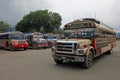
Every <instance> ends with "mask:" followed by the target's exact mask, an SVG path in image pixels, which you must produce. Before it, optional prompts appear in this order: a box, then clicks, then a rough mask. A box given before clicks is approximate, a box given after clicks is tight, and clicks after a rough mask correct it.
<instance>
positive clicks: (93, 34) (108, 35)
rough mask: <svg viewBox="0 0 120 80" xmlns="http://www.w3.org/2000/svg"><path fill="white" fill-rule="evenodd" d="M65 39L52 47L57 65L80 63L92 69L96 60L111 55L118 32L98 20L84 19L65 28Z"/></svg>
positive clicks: (68, 24)
mask: <svg viewBox="0 0 120 80" xmlns="http://www.w3.org/2000/svg"><path fill="white" fill-rule="evenodd" d="M64 32H65V35H64V36H65V37H66V38H65V39H61V40H57V41H56V43H55V45H54V46H53V47H52V56H53V59H54V61H55V62H56V63H57V64H61V63H63V62H68V61H70V62H80V63H82V65H83V67H85V68H90V67H91V66H92V64H93V61H94V58H95V57H97V56H99V55H101V54H104V53H107V54H111V51H112V49H113V48H114V47H115V46H116V32H115V31H114V30H113V29H112V28H110V27H106V26H104V25H101V24H100V22H99V21H97V20H96V19H83V20H76V21H73V22H70V23H67V24H66V25H65V26H64Z"/></svg>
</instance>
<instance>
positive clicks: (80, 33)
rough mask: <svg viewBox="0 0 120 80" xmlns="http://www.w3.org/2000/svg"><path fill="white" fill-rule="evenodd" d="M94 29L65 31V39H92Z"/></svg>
mask: <svg viewBox="0 0 120 80" xmlns="http://www.w3.org/2000/svg"><path fill="white" fill-rule="evenodd" d="M94 30H95V28H81V29H68V30H65V37H68V38H92V37H94V35H95V34H94Z"/></svg>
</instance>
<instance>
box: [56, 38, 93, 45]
mask: <svg viewBox="0 0 120 80" xmlns="http://www.w3.org/2000/svg"><path fill="white" fill-rule="evenodd" d="M57 43H78V44H81V45H87V44H91V43H92V42H91V40H89V39H62V40H57Z"/></svg>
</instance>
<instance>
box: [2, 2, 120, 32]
mask: <svg viewBox="0 0 120 80" xmlns="http://www.w3.org/2000/svg"><path fill="white" fill-rule="evenodd" d="M41 9H42V10H44V9H48V10H50V11H53V12H57V13H59V14H60V15H61V16H62V19H63V20H62V26H61V27H63V25H64V24H65V23H68V22H71V21H73V20H75V19H80V18H86V17H92V18H95V17H96V18H97V19H99V20H101V21H102V22H104V23H106V24H107V25H109V26H110V27H112V28H114V29H115V30H116V31H117V32H120V28H119V27H120V0H0V20H3V21H5V22H7V23H8V24H10V25H12V26H13V25H15V24H16V23H17V22H18V21H20V20H21V19H22V17H23V16H24V15H26V14H28V13H29V12H30V11H36V10H41Z"/></svg>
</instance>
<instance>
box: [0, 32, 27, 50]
mask: <svg viewBox="0 0 120 80" xmlns="http://www.w3.org/2000/svg"><path fill="white" fill-rule="evenodd" d="M0 47H1V48H5V49H10V50H11V51H15V50H16V49H20V48H23V49H24V50H27V48H28V43H27V41H26V40H25V36H24V34H23V33H22V32H19V31H18V32H6V33H0Z"/></svg>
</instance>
